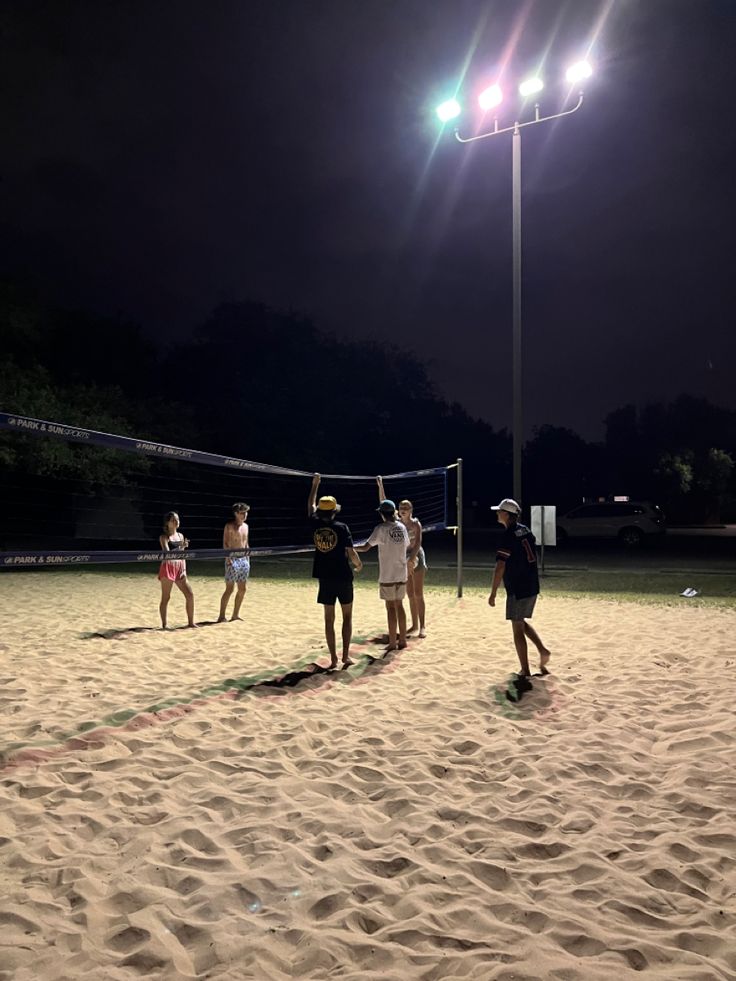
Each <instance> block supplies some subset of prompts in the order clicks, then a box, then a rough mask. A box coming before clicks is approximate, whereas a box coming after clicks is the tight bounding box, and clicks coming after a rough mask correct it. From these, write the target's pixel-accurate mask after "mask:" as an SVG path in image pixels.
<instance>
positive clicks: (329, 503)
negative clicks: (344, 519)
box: [317, 494, 338, 511]
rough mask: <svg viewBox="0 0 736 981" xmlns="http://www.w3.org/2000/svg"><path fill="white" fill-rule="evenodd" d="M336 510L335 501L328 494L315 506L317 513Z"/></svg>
mask: <svg viewBox="0 0 736 981" xmlns="http://www.w3.org/2000/svg"><path fill="white" fill-rule="evenodd" d="M337 508H338V504H337V501H336V500H335V498H334V497H333V496H332V495H331V494H328V495H327V496H326V497H320V499H319V502H318V504H317V509H318V510H319V511H336V510H337Z"/></svg>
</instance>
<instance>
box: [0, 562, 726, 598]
mask: <svg viewBox="0 0 736 981" xmlns="http://www.w3.org/2000/svg"><path fill="white" fill-rule="evenodd" d="M492 569H493V565H492V563H489V565H488V567H487V568H479V567H477V566H473V567H470V568H467V567H466V569H465V570H464V576H463V589H464V591H465V592H472V593H476V592H482V593H485V594H487V593H488V591H489V588H490V582H491V574H492ZM157 570H158V566H157V564H156V563H153V562H151V563H125V564H120V565H89V566H83V567H75V568H73V569H72V568H65V569H61V568H56V569H54V570H53V573H52V572H51V570H47V569H45V570H43V571H44V572H45V573H47V574H54V575H59V574H63V575H65V576H70V577H72V576H79V575H87V574H89V573H93V574H94V575H99V576H114V577H119V576H130V575H135V576H141V577H144V578H150V579H152V578H153V577H155V575H156V572H157ZM222 570H223V567H222V562H220V561H214V562H192V563H191V564H190V570H189V571H190V574H191V575H192V584H193V586H194V588H195V590H196V583H197V580H200V581H201V580H202V579H216V580H222V577H223V571H222ZM27 571H28V572H38V571H40V570H38V569H28V570H26V569H14V570H13V572H14V573H16V574H18V573H20V574H22V573H24V572H27ZM377 572H378V569H377V564H376V562H375V559H372V560H369V561H368V562H367V563H366V566H365V568H364V570H363V572H361V573H360V574H359V575H357V576H356V578H355V587H356V589H357V590H359V591H361V590H364V589H377V588H378V587H377ZM311 574H312V566H311V556H293V555H289V556H283V557H281V556H279V557H265V558H258V557H257V556H255V557H254V559H253V566H252V574H251V578H252V579H253V580H254V581H255V582H293V583H301V584H306V583H312V582H313V580H312V578H311ZM1 582H2V579H1V578H0V583H1ZM315 585H316V584H315ZM456 585H457V573H456V570H455V569H454V568H452V567H447V566H439V565H438V566H433V567H431V568H430V570H429V573H428V576H427V581H426V586H425V589H426V591H427V592H428V593H432V592H435V591H440V590H441V591H442V592H443V593H447V592H448V591H450V592H454V590H455V588H456ZM687 586H692V587H694V588H695V589H697V590H698V592H699V595H698V596H696V597H694V598H692V599H686V598H685V597H683V596H680V593H681V592H682V591H683V589H685V588H686V587H687ZM542 592H543V593H545V594H546V595H548V596H564V597H568V598H574V599H588V600H591V599H593V600H595V599H600V600H613V601H615V602H623V603H639V604H644V605H654V606H672V607H683V606H688V607H693V606H696V607H711V608H712V607H720V608H727V609H734V608H736V574H735V575H729V574H727V573H719V572H700V571H698V570H697V568H695V569H693V570H673V571H663V570H656V569H631V570H610V571H605V570H595V569H575V568H557V569H555V568H548V570H547V574H546V575H545V576H543V577H542Z"/></svg>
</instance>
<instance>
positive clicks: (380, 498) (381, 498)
mask: <svg viewBox="0 0 736 981" xmlns="http://www.w3.org/2000/svg"><path fill="white" fill-rule="evenodd" d="M376 483H377V484H378V503H379V504H380V503H381V501H385V500H386V491H385V490H384V487H383V477H381V475H380V474H379V475H378V477H376Z"/></svg>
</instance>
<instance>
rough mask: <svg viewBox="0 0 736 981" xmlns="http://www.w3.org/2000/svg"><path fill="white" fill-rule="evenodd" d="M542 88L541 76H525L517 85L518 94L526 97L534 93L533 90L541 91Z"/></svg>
mask: <svg viewBox="0 0 736 981" xmlns="http://www.w3.org/2000/svg"><path fill="white" fill-rule="evenodd" d="M543 88H544V82H543V81H542V79H541V78H527V79H526V81H524V82H522V83H521V85H520V86H519V95H523V96H524V98H526V96H528V95H534V93H535V92H541V91H542V89H543Z"/></svg>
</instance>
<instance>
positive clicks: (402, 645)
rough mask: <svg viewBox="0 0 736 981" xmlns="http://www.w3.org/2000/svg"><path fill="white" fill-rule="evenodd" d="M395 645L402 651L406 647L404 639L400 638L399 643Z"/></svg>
mask: <svg viewBox="0 0 736 981" xmlns="http://www.w3.org/2000/svg"><path fill="white" fill-rule="evenodd" d="M396 646H397V647H398V649H399V650H400V651H403V650H405V648H406V641H405V640H400V641H399V643H398V644H397V645H396Z"/></svg>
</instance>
